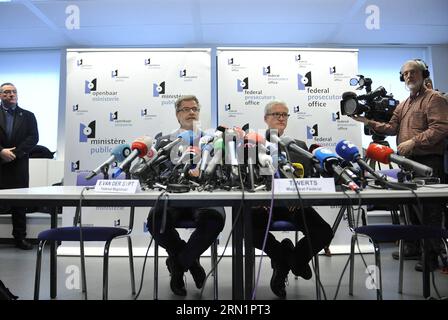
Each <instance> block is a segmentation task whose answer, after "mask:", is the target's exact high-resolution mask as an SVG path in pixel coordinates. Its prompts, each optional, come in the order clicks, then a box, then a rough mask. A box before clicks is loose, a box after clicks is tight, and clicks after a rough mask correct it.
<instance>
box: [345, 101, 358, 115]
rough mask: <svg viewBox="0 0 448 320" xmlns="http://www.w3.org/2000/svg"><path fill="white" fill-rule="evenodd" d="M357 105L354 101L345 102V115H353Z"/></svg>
mask: <svg viewBox="0 0 448 320" xmlns="http://www.w3.org/2000/svg"><path fill="white" fill-rule="evenodd" d="M357 105H358V103H357V102H356V100H355V99H348V100H346V101H345V113H346V114H347V115H349V116H351V115H353V114H355V112H356V107H357Z"/></svg>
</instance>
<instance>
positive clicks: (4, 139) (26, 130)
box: [0, 106, 39, 189]
mask: <svg viewBox="0 0 448 320" xmlns="http://www.w3.org/2000/svg"><path fill="white" fill-rule="evenodd" d="M38 141H39V133H38V131H37V121H36V117H35V116H34V114H33V113H32V112H30V111H27V110H24V109H22V108H20V107H19V106H17V108H16V111H15V116H14V125H13V128H12V134H11V138H10V139H8V136H7V133H6V115H5V111H4V110H3V108H1V109H0V150H2V149H4V148H12V147H16V149H15V150H14V153H15V155H16V159H15V160H14V161H11V162H1V163H0V189H12V188H27V187H28V186H29V168H28V166H29V153H30V151H31V149H33V148H34V146H35V145H36V144H37V142H38Z"/></svg>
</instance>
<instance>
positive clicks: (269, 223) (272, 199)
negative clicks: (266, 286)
mask: <svg viewBox="0 0 448 320" xmlns="http://www.w3.org/2000/svg"><path fill="white" fill-rule="evenodd" d="M274 175H275V172H273V173H272V179H271V191H272V192H271V205H270V207H269V216H268V223H267V225H266V231H265V233H264V238H263V245H262V247H261V257H260V263H259V265H258V272H257V278H256V281H255V284H254V289H253V290H252V298H251V300H255V296H256V291H257V287H258V282H259V280H260V273H261V266H262V262H263V253H264V249H265V247H266V241H267V239H268V234H269V228H270V226H271V221H272V212H273V208H274ZM254 250H255V249H254ZM246 254H247V253H246Z"/></svg>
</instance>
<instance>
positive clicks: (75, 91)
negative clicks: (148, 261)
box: [63, 49, 211, 246]
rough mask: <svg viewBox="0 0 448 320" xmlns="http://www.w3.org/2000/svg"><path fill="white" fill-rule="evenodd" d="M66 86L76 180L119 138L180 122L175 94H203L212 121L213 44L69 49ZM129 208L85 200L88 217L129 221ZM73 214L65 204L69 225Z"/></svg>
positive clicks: (205, 116)
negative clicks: (91, 205) (88, 203)
mask: <svg viewBox="0 0 448 320" xmlns="http://www.w3.org/2000/svg"><path fill="white" fill-rule="evenodd" d="M66 88H67V89H66V96H67V99H66V101H67V102H66V121H65V130H66V134H65V136H66V147H65V168H64V183H65V185H76V184H77V183H78V182H77V177H78V176H80V175H81V174H82V173H83V172H84V173H85V172H87V171H90V170H93V169H95V168H96V167H97V166H98V165H100V164H101V163H103V162H104V161H105V160H106V159H107V158H109V156H110V153H111V151H112V149H113V148H114V146H116V145H119V144H122V143H129V144H131V143H132V141H133V140H134V139H135V138H137V137H140V136H143V135H149V136H151V137H154V136H155V135H156V134H157V133H159V132H161V133H163V134H168V133H170V132H172V131H174V130H175V129H177V128H178V127H179V124H178V122H177V119H176V116H175V109H174V102H175V101H176V99H177V98H178V97H180V96H182V95H187V94H194V95H196V96H197V97H198V99H199V101H200V103H201V106H202V108H201V115H200V121H201V124H200V125H201V127H202V128H209V127H210V122H211V57H210V49H70V50H68V51H67V84H66ZM110 173H111V172H110ZM128 212H129V209H128V208H93V209H92V208H90V209H87V208H86V209H84V210H83V224H86V225H124V224H126V223H127V222H124V221H123V220H124V217H125V216H126V217H127V215H128ZM147 214H148V210H147V209H145V210H143V209H139V210H137V217H136V220H135V224H136V225H135V229H134V232H133V234H136V235H138V234H139V233H143V232H144V230H145V229H144V228H145V222H146V220H145V219H146V216H147ZM72 217H73V211H68V210H65V211H64V215H63V225H72V223H73V219H72ZM147 240H149V237H148V236H147V235H146V236H145V246H146V241H147ZM123 243H124V242H123Z"/></svg>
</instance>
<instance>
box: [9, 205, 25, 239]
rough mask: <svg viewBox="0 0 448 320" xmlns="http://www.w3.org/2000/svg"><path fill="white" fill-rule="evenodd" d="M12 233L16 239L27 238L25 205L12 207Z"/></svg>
mask: <svg viewBox="0 0 448 320" xmlns="http://www.w3.org/2000/svg"><path fill="white" fill-rule="evenodd" d="M11 215H12V235H13V237H14V239H25V238H26V209H25V208H23V207H12V208H11Z"/></svg>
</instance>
